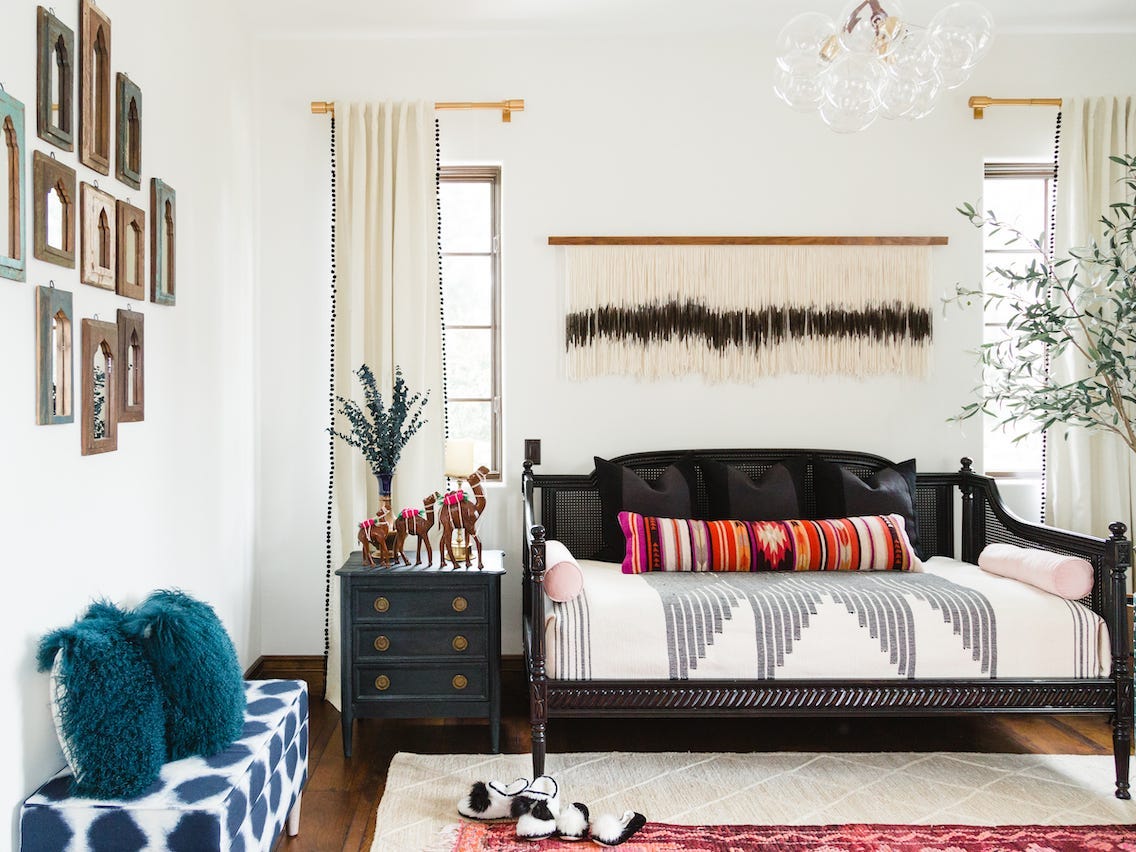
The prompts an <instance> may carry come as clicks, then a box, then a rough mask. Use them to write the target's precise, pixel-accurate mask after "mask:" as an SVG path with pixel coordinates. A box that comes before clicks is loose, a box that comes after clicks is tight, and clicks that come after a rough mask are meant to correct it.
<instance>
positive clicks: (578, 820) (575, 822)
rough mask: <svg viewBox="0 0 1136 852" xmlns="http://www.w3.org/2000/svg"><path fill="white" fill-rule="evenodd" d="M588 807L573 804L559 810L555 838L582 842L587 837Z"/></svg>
mask: <svg viewBox="0 0 1136 852" xmlns="http://www.w3.org/2000/svg"><path fill="white" fill-rule="evenodd" d="M589 818H590V814H589V813H588V806H587V805H582V804H580V803H579V802H573V803H572V804H570V805H568V806H567V807H564V808H561V810H560V816H558V817H557V818H556V836H557V837H559V838H560V839H561V840H570V841H576V840H583V839H584V838H585V837H587V836H588V820H589Z"/></svg>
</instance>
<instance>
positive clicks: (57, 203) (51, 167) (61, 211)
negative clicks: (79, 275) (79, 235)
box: [32, 151, 77, 268]
mask: <svg viewBox="0 0 1136 852" xmlns="http://www.w3.org/2000/svg"><path fill="white" fill-rule="evenodd" d="M32 163H33V165H32V195H33V205H34V208H35V217H34V218H35V221H34V223H33V230H32V254H34V255H35V257H36V259H38V260H46V261H48V262H49V263H55V264H58V265H60V266H66V267H71V268H73V267H74V266H75V220H76V218H77V217H76V215H75V213H76V210H75V208H76V194H75V170H74V169H72V168H70V167H68V166H65V165H63V163H60V162H57V161H56V160H54V159H52V158H51V157H48V156H45V155H44V154H42V153H41V152H39V151H36V152H35V154H34V155H33V157H32Z"/></svg>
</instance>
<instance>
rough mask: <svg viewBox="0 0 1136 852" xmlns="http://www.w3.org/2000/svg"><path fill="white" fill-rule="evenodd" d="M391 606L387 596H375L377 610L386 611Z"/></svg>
mask: <svg viewBox="0 0 1136 852" xmlns="http://www.w3.org/2000/svg"><path fill="white" fill-rule="evenodd" d="M390 608H391V602H390V601H388V600H387V599H386V598H383V597H378V598H375V612H386V611H387V610H388V609H390Z"/></svg>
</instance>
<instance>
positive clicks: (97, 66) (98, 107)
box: [79, 0, 111, 175]
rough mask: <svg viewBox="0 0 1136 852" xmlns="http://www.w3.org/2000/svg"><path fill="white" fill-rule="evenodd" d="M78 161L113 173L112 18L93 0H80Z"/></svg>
mask: <svg viewBox="0 0 1136 852" xmlns="http://www.w3.org/2000/svg"><path fill="white" fill-rule="evenodd" d="M79 54H80V59H81V67H80V69H79V162H80V163H82V164H83V165H85V166H89V167H90V168H92V169H94V170H95V171H97V172H99V173H100V174H104V175H108V174H110V122H111V112H110V111H111V100H110V98H111V88H110V86H111V76H110V64H111V37H110V18H108V17H107V16H106V15H105V14H103V12H102V11H101V10H100V9H99V8H98V7H97V6H95V4H94V3H93V2H91V0H80V3H79Z"/></svg>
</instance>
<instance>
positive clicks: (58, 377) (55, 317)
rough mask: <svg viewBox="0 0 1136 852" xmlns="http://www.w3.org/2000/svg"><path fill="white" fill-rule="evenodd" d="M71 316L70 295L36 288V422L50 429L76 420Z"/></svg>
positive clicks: (72, 316) (72, 315) (48, 288)
mask: <svg viewBox="0 0 1136 852" xmlns="http://www.w3.org/2000/svg"><path fill="white" fill-rule="evenodd" d="M73 327H74V314H73V313H72V311H71V294H70V293H68V292H67V291H66V290H56V289H55V287H54V286H51V287H37V288H36V423H38V424H39V425H41V426H50V425H54V424H56V423H73V422H74V420H75V407H74V406H75V388H74V382H73V380H72V377H73V376H74V367H75V351H74V346H73V345H72V340H73V337H74V335H73V330H72V329H73Z"/></svg>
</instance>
